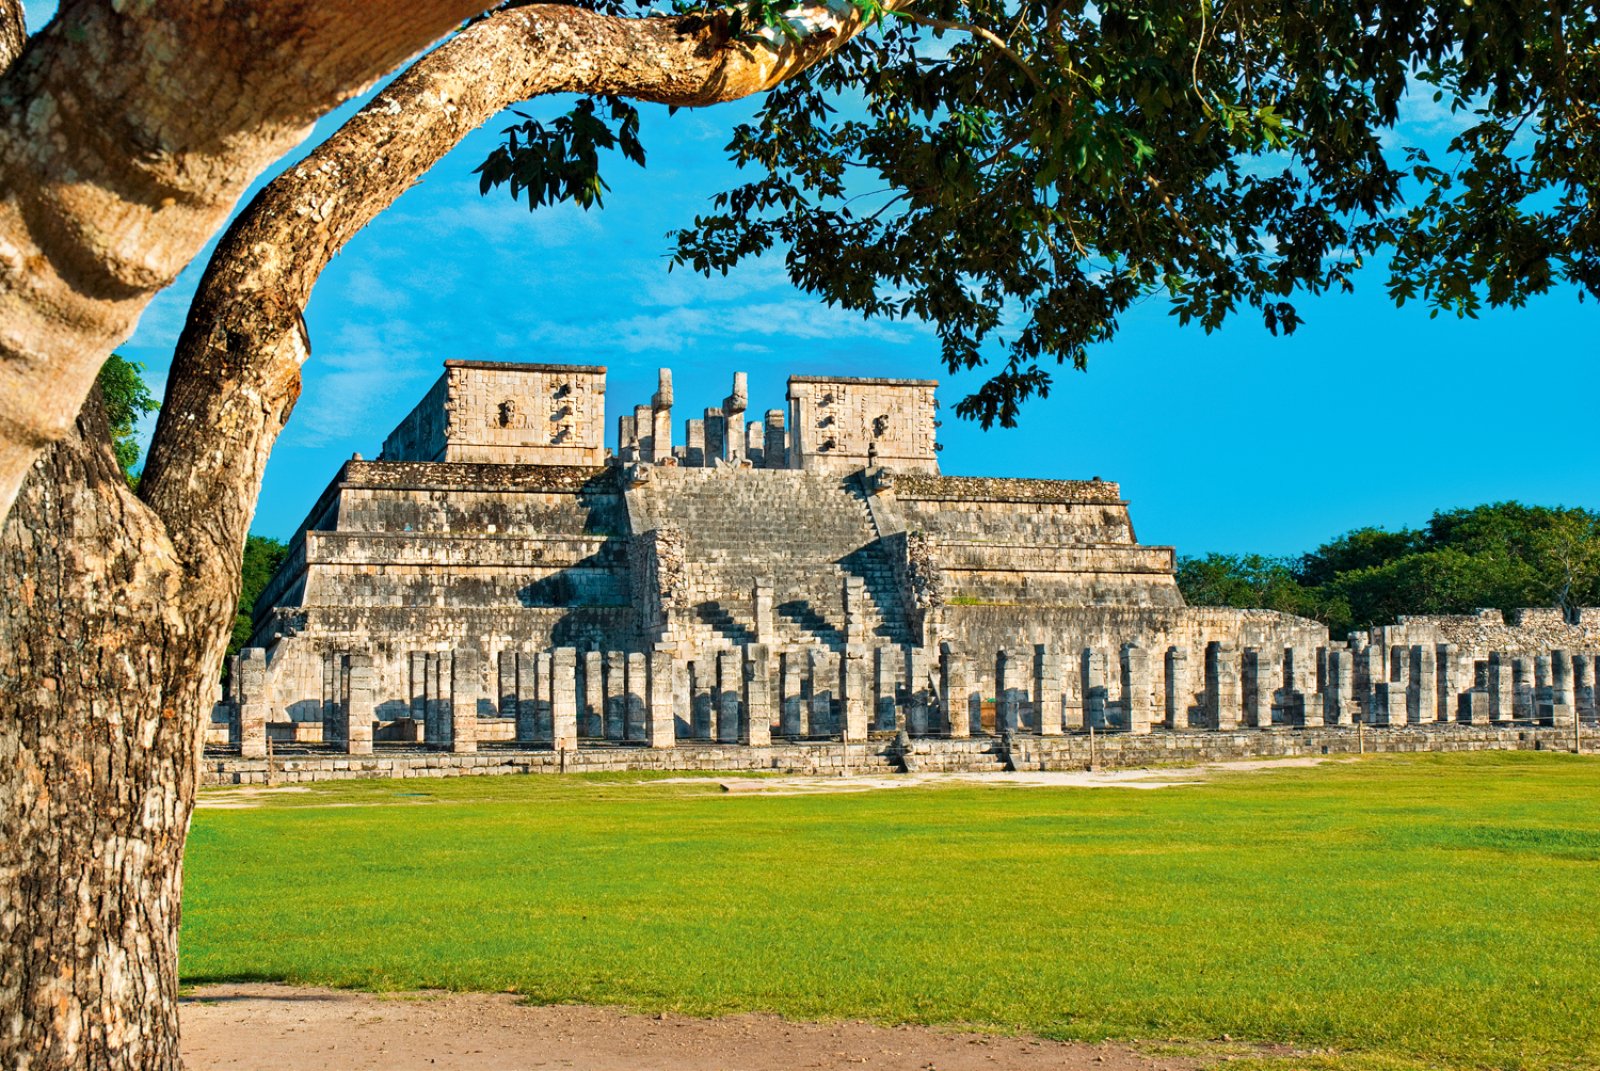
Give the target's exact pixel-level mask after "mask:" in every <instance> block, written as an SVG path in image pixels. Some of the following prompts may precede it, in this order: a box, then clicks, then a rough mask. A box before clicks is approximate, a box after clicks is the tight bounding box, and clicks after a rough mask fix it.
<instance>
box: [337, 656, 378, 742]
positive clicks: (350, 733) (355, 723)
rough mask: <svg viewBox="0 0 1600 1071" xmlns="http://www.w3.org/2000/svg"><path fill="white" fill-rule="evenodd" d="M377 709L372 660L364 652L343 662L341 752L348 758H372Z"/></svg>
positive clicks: (375, 682)
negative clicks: (342, 733) (342, 739)
mask: <svg viewBox="0 0 1600 1071" xmlns="http://www.w3.org/2000/svg"><path fill="white" fill-rule="evenodd" d="M377 705H378V674H377V672H376V671H375V670H374V668H373V665H372V656H371V655H370V654H367V653H366V652H364V651H361V652H357V653H356V654H352V655H349V656H348V657H347V659H346V661H345V696H344V725H345V727H344V750H345V752H346V753H347V754H350V755H370V754H372V722H373V715H374V712H375V711H376V709H377Z"/></svg>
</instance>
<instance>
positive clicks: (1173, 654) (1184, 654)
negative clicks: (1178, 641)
mask: <svg viewBox="0 0 1600 1071" xmlns="http://www.w3.org/2000/svg"><path fill="white" fill-rule="evenodd" d="M1166 669H1167V689H1166V691H1167V694H1166V709H1165V710H1164V712H1163V713H1164V715H1165V720H1164V722H1163V724H1165V725H1166V727H1167V728H1168V729H1187V728H1188V727H1189V701H1190V698H1191V696H1192V695H1193V694H1194V685H1193V684H1192V683H1191V682H1190V680H1189V649H1188V648H1187V647H1177V646H1173V647H1168V648H1167V666H1166Z"/></svg>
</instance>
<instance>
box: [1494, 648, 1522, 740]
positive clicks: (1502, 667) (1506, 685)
mask: <svg viewBox="0 0 1600 1071" xmlns="http://www.w3.org/2000/svg"><path fill="white" fill-rule="evenodd" d="M1511 685H1512V681H1511V663H1510V660H1509V659H1507V658H1506V656H1505V655H1503V654H1501V653H1500V652H1499V651H1490V652H1489V724H1491V725H1499V724H1501V723H1502V722H1508V721H1510V720H1511V719H1512V718H1514V717H1515V716H1516V715H1515V713H1514V703H1513V700H1512V688H1511Z"/></svg>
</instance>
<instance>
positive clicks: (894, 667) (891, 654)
mask: <svg viewBox="0 0 1600 1071" xmlns="http://www.w3.org/2000/svg"><path fill="white" fill-rule="evenodd" d="M905 664H906V663H905V654H904V652H902V651H901V650H900V648H898V647H875V648H873V651H872V727H873V728H874V729H877V730H879V731H881V732H894V731H895V730H896V729H900V728H902V726H901V724H900V719H899V713H900V706H899V704H898V703H896V702H895V696H896V693H897V685H898V684H899V683H900V668H901V667H902V666H904V665H905Z"/></svg>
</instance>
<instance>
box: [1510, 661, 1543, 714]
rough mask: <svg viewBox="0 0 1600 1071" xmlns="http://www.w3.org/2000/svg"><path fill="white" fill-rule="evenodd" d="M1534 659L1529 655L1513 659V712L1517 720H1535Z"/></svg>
mask: <svg viewBox="0 0 1600 1071" xmlns="http://www.w3.org/2000/svg"><path fill="white" fill-rule="evenodd" d="M1533 691H1534V677H1533V661H1532V660H1531V659H1529V658H1527V657H1523V658H1514V659H1512V660H1511V714H1512V717H1513V718H1515V719H1516V720H1517V721H1529V722H1531V721H1534V720H1535V714H1536V713H1537V712H1536V711H1535V710H1534V706H1533Z"/></svg>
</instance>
